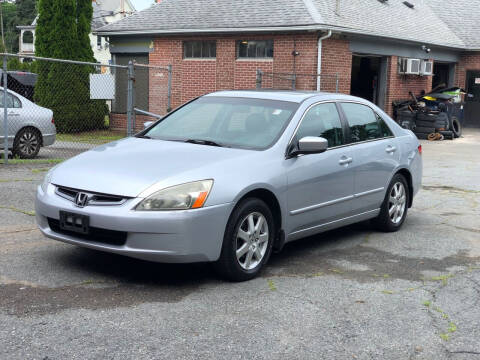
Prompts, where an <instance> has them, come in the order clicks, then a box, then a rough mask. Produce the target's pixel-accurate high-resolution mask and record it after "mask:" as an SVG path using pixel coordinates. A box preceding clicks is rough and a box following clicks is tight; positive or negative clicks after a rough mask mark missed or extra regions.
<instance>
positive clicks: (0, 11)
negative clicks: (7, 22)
mask: <svg viewBox="0 0 480 360" xmlns="http://www.w3.org/2000/svg"><path fill="white" fill-rule="evenodd" d="M3 4H4V2H3V1H0V22H1V23H2V25H1V28H2V45H3V51H5V52H7V47H6V46H5V36H4V35H3Z"/></svg>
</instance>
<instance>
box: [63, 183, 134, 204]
mask: <svg viewBox="0 0 480 360" xmlns="http://www.w3.org/2000/svg"><path fill="white" fill-rule="evenodd" d="M79 192H83V193H85V194H87V196H88V205H104V206H107V205H110V206H112V205H122V204H123V203H124V202H125V201H127V200H128V199H129V198H127V197H123V196H118V195H110V194H102V193H92V192H87V191H83V190H78V189H72V188H69V187H65V186H56V187H55V193H56V194H57V195H58V196H60V197H62V198H64V199H67V200H69V201H71V202H74V201H75V197H76V196H77V194H78V193H79Z"/></svg>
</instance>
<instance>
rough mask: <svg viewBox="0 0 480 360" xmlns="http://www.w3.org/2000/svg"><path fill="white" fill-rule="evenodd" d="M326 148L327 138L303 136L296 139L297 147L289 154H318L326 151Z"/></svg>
mask: <svg viewBox="0 0 480 360" xmlns="http://www.w3.org/2000/svg"><path fill="white" fill-rule="evenodd" d="M327 148H328V140H327V139H325V138H322V137H317V136H305V137H303V138H301V139H300V140H299V141H298V145H297V148H296V149H294V150H293V151H292V152H291V153H290V156H296V155H303V154H319V153H322V152H324V151H326V150H327Z"/></svg>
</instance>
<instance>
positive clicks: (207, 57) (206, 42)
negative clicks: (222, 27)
mask: <svg viewBox="0 0 480 360" xmlns="http://www.w3.org/2000/svg"><path fill="white" fill-rule="evenodd" d="M193 43H200V45H201V47H200V54H201V56H200V57H198V56H193V47H192V56H191V57H189V56H187V51H186V50H187V49H186V45H187V44H193ZM205 44H213V45H214V56H203V52H204V47H203V46H204V45H205ZM210 50H211V49H210ZM210 50H209V52H210ZM216 58H217V40H184V41H183V42H182V59H183V60H216Z"/></svg>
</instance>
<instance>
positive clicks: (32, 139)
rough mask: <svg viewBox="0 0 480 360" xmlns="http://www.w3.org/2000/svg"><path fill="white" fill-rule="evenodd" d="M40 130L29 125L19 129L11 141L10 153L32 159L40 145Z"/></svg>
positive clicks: (21, 157)
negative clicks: (11, 148)
mask: <svg viewBox="0 0 480 360" xmlns="http://www.w3.org/2000/svg"><path fill="white" fill-rule="evenodd" d="M41 140H42V139H41V137H40V132H39V131H38V130H37V129H35V128H31V127H27V128H24V129H22V130H20V131H19V132H18V134H17V136H15V140H14V141H13V150H12V155H13V156H14V157H15V156H18V157H19V158H20V159H33V158H34V157H36V156H37V155H38V152H39V151H40V147H41Z"/></svg>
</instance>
